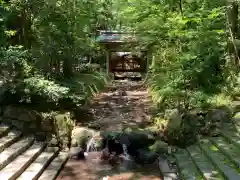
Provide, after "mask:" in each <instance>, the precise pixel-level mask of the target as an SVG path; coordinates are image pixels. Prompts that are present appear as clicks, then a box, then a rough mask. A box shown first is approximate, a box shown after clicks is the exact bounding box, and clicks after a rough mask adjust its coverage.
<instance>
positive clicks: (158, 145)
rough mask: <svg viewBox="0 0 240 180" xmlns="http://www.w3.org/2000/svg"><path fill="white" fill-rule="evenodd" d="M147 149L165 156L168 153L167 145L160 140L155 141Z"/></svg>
mask: <svg viewBox="0 0 240 180" xmlns="http://www.w3.org/2000/svg"><path fill="white" fill-rule="evenodd" d="M149 149H150V150H151V151H153V152H156V153H159V154H166V153H168V144H167V143H165V142H163V141H161V140H157V141H155V143H154V144H153V145H151V146H150V147H149Z"/></svg>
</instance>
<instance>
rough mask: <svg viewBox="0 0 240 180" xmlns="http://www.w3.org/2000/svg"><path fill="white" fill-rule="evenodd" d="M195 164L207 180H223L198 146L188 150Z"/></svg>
mask: <svg viewBox="0 0 240 180" xmlns="http://www.w3.org/2000/svg"><path fill="white" fill-rule="evenodd" d="M187 151H188V153H189V154H190V156H191V158H192V160H193V162H194V163H195V165H196V166H197V168H198V170H199V172H201V174H202V176H203V177H204V179H206V180H213V179H216V180H217V179H223V177H222V176H221V174H220V173H219V172H218V170H217V169H216V168H215V167H214V165H213V164H212V163H211V162H210V161H209V159H208V158H207V157H206V156H205V154H203V152H202V151H201V149H199V147H197V146H196V145H193V146H191V147H188V148H187Z"/></svg>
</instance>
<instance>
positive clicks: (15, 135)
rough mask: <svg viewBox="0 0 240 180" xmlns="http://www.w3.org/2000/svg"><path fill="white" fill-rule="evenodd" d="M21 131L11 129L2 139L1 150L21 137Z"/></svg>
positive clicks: (0, 140) (0, 141) (0, 142)
mask: <svg viewBox="0 0 240 180" xmlns="http://www.w3.org/2000/svg"><path fill="white" fill-rule="evenodd" d="M21 135H22V134H21V133H20V132H18V131H10V132H8V133H7V134H6V136H3V137H2V138H1V139H0V152H2V151H4V149H6V148H7V147H9V146H10V145H12V144H13V143H14V142H16V141H18V140H19V139H20V138H21Z"/></svg>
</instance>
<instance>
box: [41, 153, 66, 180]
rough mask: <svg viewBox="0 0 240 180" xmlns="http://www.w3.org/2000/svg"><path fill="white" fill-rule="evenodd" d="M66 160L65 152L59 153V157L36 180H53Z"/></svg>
mask: <svg viewBox="0 0 240 180" xmlns="http://www.w3.org/2000/svg"><path fill="white" fill-rule="evenodd" d="M67 160H68V153H67V152H60V153H59V155H58V156H57V157H56V158H55V159H54V160H53V161H52V162H51V164H50V165H49V166H48V167H47V168H46V170H45V171H44V172H43V174H42V175H41V176H40V177H39V178H38V180H46V179H47V180H55V179H56V178H57V176H58V174H59V172H60V171H61V169H62V168H63V166H64V165H65V163H66V162H67Z"/></svg>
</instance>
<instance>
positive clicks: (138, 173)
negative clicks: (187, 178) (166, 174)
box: [57, 152, 161, 180]
mask: <svg viewBox="0 0 240 180" xmlns="http://www.w3.org/2000/svg"><path fill="white" fill-rule="evenodd" d="M156 167H157V165H156V164H153V165H146V166H144V167H139V166H137V165H136V164H135V163H133V162H132V161H125V162H124V161H122V162H121V164H119V165H116V166H113V165H110V164H109V163H108V162H106V161H101V160H100V159H99V153H95V152H91V153H89V156H88V157H87V159H86V160H85V161H77V160H71V161H69V162H68V163H67V165H66V166H65V168H64V171H62V172H61V174H60V175H59V176H58V178H57V180H73V179H74V180H83V179H84V180H102V179H103V178H104V177H105V178H106V177H107V176H108V177H109V179H107V180H130V179H131V180H161V179H160V171H159V169H158V168H156Z"/></svg>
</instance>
